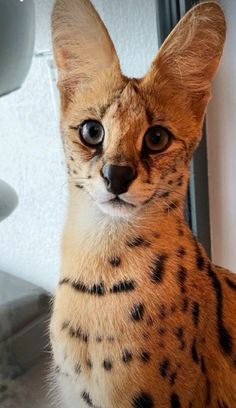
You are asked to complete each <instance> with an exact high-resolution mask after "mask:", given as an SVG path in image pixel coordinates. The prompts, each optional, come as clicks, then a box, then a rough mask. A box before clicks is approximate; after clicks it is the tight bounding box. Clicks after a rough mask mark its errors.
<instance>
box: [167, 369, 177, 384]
mask: <svg viewBox="0 0 236 408" xmlns="http://www.w3.org/2000/svg"><path fill="white" fill-rule="evenodd" d="M176 378H177V373H176V371H174V372H173V373H171V374H170V377H169V382H170V385H175V380H176Z"/></svg>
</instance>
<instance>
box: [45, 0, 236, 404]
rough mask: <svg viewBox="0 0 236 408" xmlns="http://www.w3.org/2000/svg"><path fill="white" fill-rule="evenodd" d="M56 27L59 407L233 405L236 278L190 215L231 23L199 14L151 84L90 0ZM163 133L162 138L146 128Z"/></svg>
mask: <svg viewBox="0 0 236 408" xmlns="http://www.w3.org/2000/svg"><path fill="white" fill-rule="evenodd" d="M66 4H67V5H66ZM79 12H81V13H82V16H83V18H82V19H80V20H79V22H78V26H79V27H80V32H79V34H78V40H77V41H75V42H73V40H71V43H70V38H73V39H75V38H76V32H77V30H78V27H77V26H76V23H75V21H76V18H79ZM207 12H208V13H211V14H209V15H210V16H213V17H210V18H209V19H207V20H208V21H207V22H206V21H205V20H206V19H205V18H204V13H205V14H206V13H207ZM90 19H91V21H90ZM191 19H192V20H191ZM199 22H200V23H199ZM195 23H196V26H195V27H194V25H195ZM198 23H199V24H198ZM63 24H64V25H63ZM219 24H221V25H222V27H221V28H219ZM85 26H86V27H87V31H86V30H85ZM189 26H190V27H191V29H190V31H188V30H187V28H188V27H189ZM53 27H54V31H53V32H54V35H53V39H54V51H55V55H56V60H57V63H58V67H59V70H60V71H59V72H60V73H61V74H60V75H61V76H59V86H60V90H61V96H62V122H61V125H62V134H63V140H64V145H65V152H66V157H67V161H68V168H69V174H70V176H69V177H70V184H71V185H70V200H69V208H68V217H67V222H66V227H65V231H64V237H63V244H62V272H61V278H60V284H59V287H58V290H57V294H56V298H55V303H54V311H53V316H52V320H51V327H50V329H51V339H52V346H53V353H54V362H55V376H56V377H57V379H56V381H57V383H58V385H59V391H58V393H59V397H58V400H59V401H60V403H61V406H62V407H63V408H64V407H65V408H77V407H78V408H87V407H92V408H132V407H133V408H206V407H209V408H235V407H236V324H235V321H234V317H235V314H236V278H235V276H234V275H233V274H230V272H227V271H225V270H223V269H220V268H218V267H215V266H214V265H212V264H211V262H210V261H209V259H208V258H207V256H206V254H205V252H204V250H203V249H202V248H201V247H200V246H199V244H198V243H197V241H196V240H195V238H194V237H193V235H192V233H191V231H190V230H189V228H188V226H187V225H186V223H185V221H184V215H183V207H184V196H185V191H186V186H187V182H188V163H189V160H190V157H191V154H192V151H193V149H194V147H195V146H196V144H197V142H198V140H199V137H200V132H201V126H202V121H203V118H204V112H205V107H206V103H207V101H208V99H209V84H210V80H211V79H212V76H213V74H214V72H215V69H216V67H217V64H218V61H219V58H220V55H221V51H222V46H223V42H224V30H225V27H224V18H223V14H222V12H221V10H220V9H219V7H218V6H217V5H215V4H213V3H208V4H205V5H202V6H200V7H197V8H196V9H195V11H194V12H193V13H192V14H191V13H190V14H189V15H188V17H186V18H185V20H183V23H182V25H180V26H179V29H177V30H176V31H175V32H174V34H173V35H172V37H170V39H169V40H167V42H166V45H164V48H162V51H160V54H159V57H158V59H157V62H154V64H153V66H152V69H151V70H150V72H149V74H148V75H147V76H146V77H145V78H144V79H142V80H129V79H127V78H125V77H123V76H122V75H121V74H120V71H119V68H118V63H117V57H116V54H115V51H114V49H113V46H112V43H111V42H110V39H109V38H108V34H107V33H106V31H105V29H104V27H103V26H102V23H101V21H100V20H99V18H98V16H97V15H96V13H95V11H94V10H93V8H92V7H91V4H90V3H89V2H88V1H87V0H80V1H79V0H78V1H77V0H69V1H67V2H66V1H63V0H59V1H58V2H57V4H56V8H55V10H54V18H53ZM81 27H82V28H81ZM94 27H95V28H94ZM185 27H187V28H185ZM63 30H64V31H63ZM99 30H101V32H100V31H99ZM204 30H205V31H204ZM203 31H204V32H203ZM206 32H207V33H208V34H209V33H210V34H209V35H210V37H209V41H210V40H211V41H210V42H211V43H212V45H211V47H212V53H211V49H210V48H209V47H208V46H206V49H205V52H206V54H205V58H208V59H209V61H210V62H209V63H208V64H206V62H205V61H204V63H203V64H202V66H201V64H200V62H201V60H202V59H203V54H204V52H203V51H204V44H203V47H202V48H201V51H199V47H196V45H197V42H198V39H199V41H200V43H201V44H202V36H203V34H206ZM98 33H100V36H101V38H99V34H98ZM183 33H184V36H185V40H186V42H185V44H184V45H183V49H182V51H181V46H180V39H181V36H182V35H183ZM194 33H195V36H194ZM196 33H197V34H196ZM70 36H71V37H70ZM83 37H84V38H83ZM173 38H174V40H173ZM99 39H100V41H99ZM175 39H176V45H175V46H177V51H175V52H176V53H177V55H174V49H175V47H172V43H173V42H175ZM96 40H97V41H98V44H100V46H102V49H101V50H100V52H101V56H100V57H99V55H98V54H96V52H97V43H96ZM181 40H183V38H182V39H181ZM86 41H87V42H86ZM178 41H179V43H178ZM182 43H183V41H182ZM81 44H82V45H83V46H82V45H81ZM170 44H171V46H170ZM93 45H94V47H95V48H94V47H93ZM184 47H185V48H184ZM191 47H192V49H191ZM196 48H197V49H198V53H199V55H198V53H197V52H196ZM186 49H187V50H188V51H189V55H191V61H190V60H189V58H188V53H187V52H185V51H186ZM88 50H89V52H88ZM190 51H191V52H190ZM193 51H195V54H194V53H193ZM181 52H182V54H181ZM168 53H169V55H168ZM170 54H171V58H173V60H174V61H175V62H176V65H177V66H178V70H177V73H179V72H180V71H181V69H183V66H182V67H181V64H182V63H183V56H184V57H185V60H184V68H185V69H184V70H183V71H181V73H182V75H181V80H180V83H178V78H177V74H176V75H172V74H171V70H173V67H171V68H170V65H169V64H167V65H166V63H165V60H167V61H170V59H169V57H170ZM94 55H96V58H95V60H96V63H95V62H94V61H93V58H92V57H94ZM178 57H179V60H178ZM194 57H195V59H194ZM83 58H84V61H83ZM99 58H101V59H99ZM81 60H82V63H81ZM75 62H76V63H75ZM85 62H86V64H84V63H85ZM186 62H187V63H186ZM193 62H194V64H193ZM104 64H105V66H104ZM155 64H156V65H157V67H155ZM85 66H86V69H87V71H86V75H85V73H84V72H83V70H84V67H85ZM101 67H102V68H101ZM96 69H97V75H95V74H96ZM201 69H202V72H201ZM199 71H200V72H201V75H199V76H200V78H198V77H197V73H198V72H199ZM171 80H173V82H172V84H171V86H170V81H171ZM151 83H152V85H151ZM81 84H82V87H81ZM195 87H196V90H195V89H194V88H195ZM157 96H158V97H157ZM170 102H171V103H170ZM91 119H92V121H93V122H92V124H91ZM94 121H95V122H96V123H95V122H94ZM94 123H95V124H94ZM101 123H102V125H103V127H101V125H100V124H101ZM90 125H91V126H92V128H93V131H92V133H89V132H90V131H89V130H88V129H89V127H88V126H90ZM157 125H158V126H159V127H158V132H159V133H158V135H157V134H155V133H154V139H153V133H152V137H150V134H149V133H148V132H147V129H148V128H149V129H150V128H151V129H153V127H154V128H155V132H156V129H157ZM164 128H167V129H168V132H169V131H170V132H171V133H172V135H174V136H172V137H171V138H169V136H168V135H167V133H166V131H165V129H164ZM101 129H103V130H101ZM104 129H105V130H104ZM163 129H164V131H163ZM78 130H79V137H78ZM145 132H146V133H145ZM144 134H145V146H144V142H143V135H144ZM168 134H169V133H168ZM96 138H97V140H98V143H97V145H96V144H92V145H91V143H94V140H95V141H96ZM156 140H158V143H157V141H156ZM165 140H166V143H165ZM158 149H159V151H158ZM131 163H132V165H131ZM107 165H108V167H109V166H110V167H109V168H108V170H107V167H106V166H107ZM130 169H131V170H132V169H135V171H133V172H132V171H131V170H130ZM120 171H122V172H123V173H122V177H120ZM112 172H115V174H116V176H115V178H114V179H113V178H112V177H113V173H112ZM127 172H129V174H128V175H127ZM124 178H127V180H128V181H129V187H128V186H124V181H123V179H124ZM131 178H132V181H131ZM117 180H119V182H117ZM108 182H109V183H108ZM122 189H123V190H122ZM115 190H116V192H115V193H114V191H115ZM118 190H120V192H119V194H118V193H117V191H118ZM117 197H119V199H117ZM114 198H116V199H115V201H114ZM109 200H111V201H109ZM122 200H124V201H122ZM58 406H59V405H58Z"/></svg>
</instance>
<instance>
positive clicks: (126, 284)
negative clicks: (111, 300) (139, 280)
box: [110, 280, 136, 293]
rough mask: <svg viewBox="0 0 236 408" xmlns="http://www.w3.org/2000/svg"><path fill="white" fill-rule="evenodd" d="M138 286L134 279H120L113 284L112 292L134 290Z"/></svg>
mask: <svg viewBox="0 0 236 408" xmlns="http://www.w3.org/2000/svg"><path fill="white" fill-rule="evenodd" d="M135 287H136V285H135V282H134V281H133V280H130V281H126V280H125V281H120V282H118V283H116V284H115V285H113V287H112V288H111V289H110V292H111V293H121V292H130V291H132V290H134V289H135Z"/></svg>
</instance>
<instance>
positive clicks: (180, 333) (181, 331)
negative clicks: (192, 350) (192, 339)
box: [174, 326, 186, 350]
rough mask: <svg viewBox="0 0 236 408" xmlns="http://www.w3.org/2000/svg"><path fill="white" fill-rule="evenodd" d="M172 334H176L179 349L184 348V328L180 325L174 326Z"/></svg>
mask: <svg viewBox="0 0 236 408" xmlns="http://www.w3.org/2000/svg"><path fill="white" fill-rule="evenodd" d="M174 335H175V336H176V338H177V340H178V341H179V343H180V346H179V349H180V350H184V349H185V347H186V344H185V340H184V329H183V327H182V326H180V327H176V328H175V329H174Z"/></svg>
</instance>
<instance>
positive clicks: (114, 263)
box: [108, 256, 121, 268]
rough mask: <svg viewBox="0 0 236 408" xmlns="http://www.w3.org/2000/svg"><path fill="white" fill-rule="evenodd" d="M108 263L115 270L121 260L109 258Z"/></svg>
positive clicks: (114, 257)
mask: <svg viewBox="0 0 236 408" xmlns="http://www.w3.org/2000/svg"><path fill="white" fill-rule="evenodd" d="M108 261H109V263H110V264H111V265H112V266H114V267H115V268H117V267H118V266H120V264H121V259H120V257H119V256H113V257H111V258H109V259H108Z"/></svg>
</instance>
